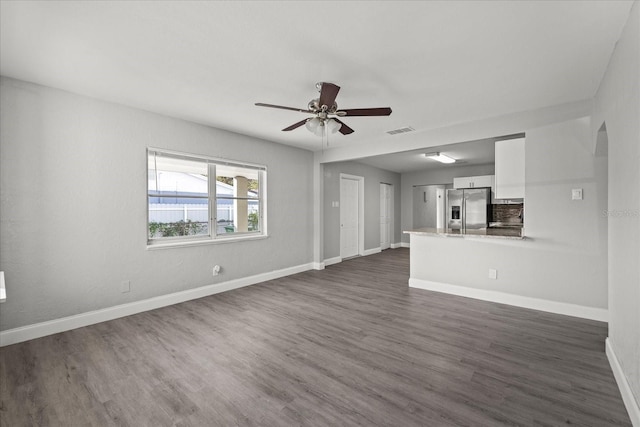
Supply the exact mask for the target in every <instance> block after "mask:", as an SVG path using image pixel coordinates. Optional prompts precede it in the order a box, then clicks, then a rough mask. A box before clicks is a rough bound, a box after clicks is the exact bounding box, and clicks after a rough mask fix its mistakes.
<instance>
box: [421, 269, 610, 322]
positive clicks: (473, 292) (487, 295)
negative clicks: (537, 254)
mask: <svg viewBox="0 0 640 427" xmlns="http://www.w3.org/2000/svg"><path fill="white" fill-rule="evenodd" d="M409 286H410V287H412V288H419V289H426V290H428V291H436V292H443V293H446V294H453V295H459V296H463V297H468V298H475V299H480V300H484V301H491V302H497V303H500V304H508V305H514V306H516V307H523V308H531V309H533V310H540V311H547V312H550V313H556V314H564V315H566V316H574V317H581V318H584V319H591V320H598V321H600V322H607V321H608V320H609V312H608V311H607V310H606V309H604V308H596V307H586V306H582V305H577V304H569V303H565V302H558V301H550V300H544V299H539V298H532V297H525V296H521V295H514V294H507V293H504V292H498V291H490V290H486V289H476V288H469V287H466V286H458V285H450V284H448V283H439V282H432V281H429V280H422V279H413V278H411V279H409Z"/></svg>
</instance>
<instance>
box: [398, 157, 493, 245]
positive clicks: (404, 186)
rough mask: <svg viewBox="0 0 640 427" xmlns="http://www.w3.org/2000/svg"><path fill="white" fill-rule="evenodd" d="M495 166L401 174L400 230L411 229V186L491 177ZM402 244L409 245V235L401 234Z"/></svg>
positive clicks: (457, 167)
mask: <svg viewBox="0 0 640 427" xmlns="http://www.w3.org/2000/svg"><path fill="white" fill-rule="evenodd" d="M494 171H495V165H493V164H491V165H477V166H455V167H445V168H438V169H428V170H424V171H418V172H410V173H403V174H402V176H401V184H400V186H401V191H402V195H401V199H402V219H401V227H402V230H411V229H412V228H413V186H414V185H433V184H453V178H456V177H460V176H478V175H493V174H494ZM402 242H404V243H409V235H408V234H404V233H403V234H402Z"/></svg>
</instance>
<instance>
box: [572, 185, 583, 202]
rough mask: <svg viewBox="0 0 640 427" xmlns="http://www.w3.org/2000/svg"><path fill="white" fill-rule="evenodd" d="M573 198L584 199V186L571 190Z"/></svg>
mask: <svg viewBox="0 0 640 427" xmlns="http://www.w3.org/2000/svg"><path fill="white" fill-rule="evenodd" d="M571 200H582V188H574V189H573V190H571Z"/></svg>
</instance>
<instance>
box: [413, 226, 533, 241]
mask: <svg viewBox="0 0 640 427" xmlns="http://www.w3.org/2000/svg"><path fill="white" fill-rule="evenodd" d="M404 233H405V234H409V235H411V236H435V237H453V238H463V239H467V238H470V239H477V238H487V239H514V240H523V239H525V236H524V229H522V228H515V227H513V228H510V227H509V228H507V227H505V228H487V229H483V230H467V231H466V232H465V233H460V230H447V229H444V228H429V227H425V228H416V229H413V230H405V231H404Z"/></svg>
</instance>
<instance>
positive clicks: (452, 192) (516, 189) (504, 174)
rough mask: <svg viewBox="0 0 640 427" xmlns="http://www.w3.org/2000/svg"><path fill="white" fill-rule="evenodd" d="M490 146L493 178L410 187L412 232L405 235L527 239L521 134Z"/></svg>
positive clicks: (464, 178) (476, 177) (463, 178)
mask: <svg viewBox="0 0 640 427" xmlns="http://www.w3.org/2000/svg"><path fill="white" fill-rule="evenodd" d="M492 144H494V145H493V146H494V147H495V163H494V165H495V166H494V173H493V174H486V175H474V176H455V177H453V179H452V182H444V183H441V184H425V185H417V184H416V185H413V194H412V208H413V212H412V217H413V227H412V228H411V229H410V230H406V231H405V233H406V234H410V235H438V236H444V237H463V238H465V237H470V238H478V237H484V238H486V237H489V238H508V239H524V238H525V232H524V217H525V194H524V190H525V185H524V181H525V168H524V166H525V162H524V144H525V138H524V135H519V137H517V138H510V139H499V140H495V141H492ZM435 154H437V155H439V156H440V157H442V155H443V154H442V153H435ZM445 157H446V155H445ZM458 170H463V171H464V168H461V169H458Z"/></svg>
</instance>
